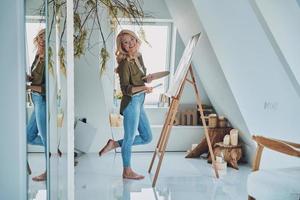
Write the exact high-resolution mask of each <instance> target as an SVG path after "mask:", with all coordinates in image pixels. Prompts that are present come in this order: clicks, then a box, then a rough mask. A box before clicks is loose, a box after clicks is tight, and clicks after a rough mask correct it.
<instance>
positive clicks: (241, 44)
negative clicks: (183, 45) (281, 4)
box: [193, 0, 300, 167]
mask: <svg viewBox="0 0 300 200" xmlns="http://www.w3.org/2000/svg"><path fill="white" fill-rule="evenodd" d="M193 3H194V5H195V8H196V10H197V13H198V15H199V18H200V19H201V22H202V24H203V26H204V27H205V30H206V33H207V35H208V37H209V40H210V43H211V45H212V47H213V50H214V52H215V54H216V57H217V59H218V62H219V63H220V66H221V69H222V71H223V73H224V76H225V78H226V80H227V82H228V85H229V87H230V89H231V91H232V94H233V96H234V100H235V102H236V104H237V106H238V107H239V109H240V112H241V115H242V117H243V118H244V120H245V122H246V125H247V128H248V129H249V132H250V133H251V134H259V135H264V136H267V137H273V138H278V139H286V140H290V141H294V142H299V141H300V137H299V132H300V128H299V126H298V125H297V123H298V119H299V117H298V114H299V112H300V106H299V104H300V99H299V96H298V94H297V92H296V90H295V88H294V87H293V84H292V82H291V80H290V78H289V76H288V75H287V73H286V71H285V69H284V66H283V65H282V63H281V62H280V59H279V58H278V56H277V54H276V52H275V50H274V48H273V46H272V44H271V42H270V41H269V38H268V37H267V35H266V34H265V32H264V30H263V27H262V26H261V24H260V23H259V21H258V19H257V16H256V15H255V12H254V11H253V9H252V7H251V5H250V3H249V2H248V1H234V2H232V3H228V2H227V1H226V2H225V1H214V0H212V1H204V0H201V1H193ZM278 23H279V22H278ZM249 137H250V135H249ZM266 154H267V155H268V152H267V153H266ZM278 156H279V155H278V154H277V157H275V156H274V155H271V156H270V157H268V156H265V157H264V158H265V159H264V160H266V161H267V162H263V163H268V165H269V166H268V167H270V166H273V167H274V166H276V167H277V166H280V165H282V164H283V163H284V165H297V164H298V165H299V162H298V163H297V162H296V160H295V159H293V160H292V159H289V158H286V157H284V156H282V157H281V159H282V160H281V161H282V162H280V163H279V162H278ZM275 158H276V159H277V161H275ZM263 167H264V166H263Z"/></svg>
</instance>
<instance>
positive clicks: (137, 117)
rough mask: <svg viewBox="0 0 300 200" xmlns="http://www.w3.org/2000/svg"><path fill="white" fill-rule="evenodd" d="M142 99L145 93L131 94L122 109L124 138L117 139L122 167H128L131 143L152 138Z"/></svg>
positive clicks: (143, 141) (140, 142)
mask: <svg viewBox="0 0 300 200" xmlns="http://www.w3.org/2000/svg"><path fill="white" fill-rule="evenodd" d="M144 100H145V94H139V95H136V96H133V97H132V98H131V101H130V103H129V104H128V105H127V107H126V108H125V110H124V111H123V116H124V119H123V124H124V139H122V140H119V141H118V143H119V145H120V147H121V150H122V160H123V167H130V161H131V147H132V145H140V144H148V143H149V142H151V140H152V133H151V128H150V124H149V120H148V118H147V115H146V112H145V110H144ZM137 132H138V133H139V135H137V134H136V133H137Z"/></svg>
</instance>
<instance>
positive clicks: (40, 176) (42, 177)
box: [32, 172, 47, 181]
mask: <svg viewBox="0 0 300 200" xmlns="http://www.w3.org/2000/svg"><path fill="white" fill-rule="evenodd" d="M32 180H33V181H45V180H47V172H44V173H42V174H41V175H38V176H35V177H33V178H32Z"/></svg>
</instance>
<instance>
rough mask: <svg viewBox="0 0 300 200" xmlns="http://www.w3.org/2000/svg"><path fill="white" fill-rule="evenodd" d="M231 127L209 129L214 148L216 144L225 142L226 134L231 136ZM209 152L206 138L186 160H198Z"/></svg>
mask: <svg viewBox="0 0 300 200" xmlns="http://www.w3.org/2000/svg"><path fill="white" fill-rule="evenodd" d="M231 129H232V128H231V127H226V128H208V135H209V139H210V142H211V145H212V146H214V144H215V143H218V142H221V141H223V138H224V136H225V135H226V134H229V132H230V130H231ZM207 152H208V145H207V142H206V139H205V137H203V139H202V140H201V142H200V143H199V144H198V145H197V147H195V148H194V149H193V150H192V151H191V152H189V153H188V155H186V158H198V157H200V156H201V155H202V154H203V153H207Z"/></svg>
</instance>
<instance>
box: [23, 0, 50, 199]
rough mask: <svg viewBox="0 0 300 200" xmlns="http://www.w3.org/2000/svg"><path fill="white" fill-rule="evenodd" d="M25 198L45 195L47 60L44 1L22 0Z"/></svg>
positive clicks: (43, 196)
mask: <svg viewBox="0 0 300 200" xmlns="http://www.w3.org/2000/svg"><path fill="white" fill-rule="evenodd" d="M25 5H26V12H25V13H26V14H25V15H26V16H25V23H26V24H25V39H26V40H25V41H26V100H27V101H26V102H27V103H26V115H27V121H26V123H27V124H26V125H27V131H26V134H27V174H28V179H27V181H28V199H46V198H47V186H48V182H47V181H48V178H47V171H48V170H47V169H48V167H47V166H48V160H49V153H48V151H47V143H48V138H49V137H48V131H47V129H48V128H47V126H48V125H47V121H48V120H47V110H48V107H47V95H48V93H47V92H48V89H47V76H48V75H47V70H46V69H47V67H46V66H47V62H46V41H45V38H46V29H45V28H46V18H45V16H46V15H45V13H46V12H45V11H46V10H45V7H44V6H43V5H45V3H44V0H34V1H33V0H25Z"/></svg>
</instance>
